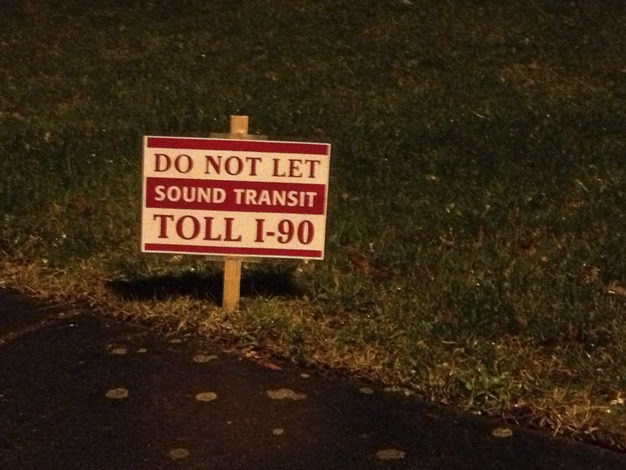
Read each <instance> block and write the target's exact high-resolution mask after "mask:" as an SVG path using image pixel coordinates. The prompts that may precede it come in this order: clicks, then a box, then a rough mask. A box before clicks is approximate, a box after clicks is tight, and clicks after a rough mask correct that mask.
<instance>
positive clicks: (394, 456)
mask: <svg viewBox="0 0 626 470" xmlns="http://www.w3.org/2000/svg"><path fill="white" fill-rule="evenodd" d="M405 455H406V453H405V452H404V451H403V450H399V449H393V448H390V449H382V450H379V451H378V452H376V458H378V459H380V460H399V459H403V458H404V456H405Z"/></svg>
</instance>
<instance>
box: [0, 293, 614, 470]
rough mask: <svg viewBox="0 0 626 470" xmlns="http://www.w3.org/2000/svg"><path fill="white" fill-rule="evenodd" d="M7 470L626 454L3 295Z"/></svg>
mask: <svg viewBox="0 0 626 470" xmlns="http://www.w3.org/2000/svg"><path fill="white" fill-rule="evenodd" d="M0 468H2V469H74V468H76V469H100V468H102V469H161V468H164V469H169V468H185V469H187V468H193V469H196V468H197V469H229V470H230V469H255V470H256V469H352V468H354V469H357V468H358V469H369V468H410V469H454V470H463V469H507V470H508V469H524V470H529V469H567V470H575V469H580V470H591V469H626V455H623V454H620V453H616V452H611V451H608V450H605V449H601V448H598V447H594V446H589V445H583V444H579V443H573V442H570V441H566V440H559V439H554V438H552V437H550V436H547V435H545V434H542V433H538V432H532V431H528V430H524V429H521V428H518V427H515V426H508V425H506V424H505V423H502V422H497V421H492V420H487V419H483V418H480V417H475V416H464V415H458V414H455V413H453V412H451V411H450V410H447V409H443V408H440V407H436V406H432V405H429V404H424V403H417V402H415V401H411V400H407V399H405V398H403V397H401V396H398V395H396V394H391V393H388V392H384V391H383V390H381V389H378V388H376V387H374V386H372V385H369V384H364V383H359V382H358V381H349V380H346V379H341V378H331V377H325V376H323V375H322V374H321V373H318V372H315V371H312V370H305V369H299V368H296V367H294V366H290V365H283V364H280V365H279V364H274V363H268V362H263V361H252V360H248V359H242V358H240V357H237V356H234V355H229V354H226V353H222V352H220V351H218V350H216V349H215V348H214V347H213V346H211V345H210V344H206V343H204V342H200V341H195V340H190V339H185V338H179V339H174V340H171V339H170V340H168V339H165V338H163V337H160V336H158V335H156V334H154V333H152V332H150V331H149V330H147V329H145V328H143V327H140V326H137V325H133V324H129V323H123V322H118V321H115V320H112V319H110V318H105V317H103V316H98V315H95V314H93V313H91V312H82V311H81V312H78V311H67V310H66V309H64V308H46V307H42V306H41V305H38V304H37V303H35V302H34V301H32V300H30V299H26V298H23V297H21V296H17V295H14V294H10V293H6V292H2V291H0Z"/></svg>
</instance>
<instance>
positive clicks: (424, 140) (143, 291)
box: [0, 0, 626, 449]
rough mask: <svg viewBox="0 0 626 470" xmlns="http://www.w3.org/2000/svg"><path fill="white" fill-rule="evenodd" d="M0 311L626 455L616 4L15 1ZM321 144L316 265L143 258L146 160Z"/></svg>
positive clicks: (620, 9) (1, 7)
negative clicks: (111, 319) (121, 322)
mask: <svg viewBox="0 0 626 470" xmlns="http://www.w3.org/2000/svg"><path fill="white" fill-rule="evenodd" d="M0 17H1V18H2V21H0V90H2V91H1V92H0V151H1V152H2V158H0V287H2V286H4V287H8V288H17V289H19V290H22V291H24V292H28V293H32V294H35V295H39V296H42V297H49V298H54V299H58V300H63V301H69V302H79V303H82V304H85V303H88V304H89V305H92V306H94V307H96V308H99V309H101V310H102V311H106V312H109V313H112V314H116V315H119V316H124V317H130V318H134V319H140V320H142V321H146V322H149V323H150V324H151V325H153V327H154V328H157V329H160V330H162V331H163V332H164V333H170V332H173V331H178V332H180V331H184V332H189V333H191V334H195V335H198V336H205V337H207V338H209V339H211V340H218V341H221V342H222V343H223V344H224V345H227V346H229V347H230V346H232V347H234V348H237V349H239V350H241V351H244V352H245V351H248V352H250V351H253V352H254V353H255V354H261V355H263V354H266V355H275V356H281V357H285V358H288V359H291V360H293V361H297V362H299V363H304V364H311V365H315V366H320V367H325V368H331V369H333V370H336V371H343V372H347V373H349V374H351V375H354V376H360V377H366V378H369V379H372V380H375V381H377V382H380V383H383V384H385V385H386V386H388V387H389V388H390V389H392V390H400V391H403V392H405V393H407V394H414V395H415V396H419V397H423V398H426V399H429V400H433V401H436V402H440V403H446V404H449V405H450V406H453V407H455V408H458V409H463V410H468V411H472V412H477V413H483V414H486V415H493V416H503V417H506V418H508V419H510V420H512V421H516V422H519V423H522V424H525V425H529V426H537V427H541V428H545V429H549V430H552V431H553V432H555V433H558V434H564V435H569V436H574V437H576V438H579V439H583V440H588V441H593V442H597V443H600V444H602V445H607V446H611V447H614V448H618V449H626V405H625V403H624V400H626V351H625V349H626V250H625V245H626V243H625V242H626V239H625V236H624V232H625V231H626V215H625V214H626V151H625V148H624V147H625V145H624V144H625V141H626V134H625V130H626V7H625V6H624V4H623V2H622V1H621V0H615V1H611V0H606V1H599V2H589V1H582V0H574V1H570V0H567V1H565V0H550V1H548V0H521V1H519V2H487V1H481V2H473V3H472V6H468V4H467V2H461V1H456V0H450V1H440V0H424V1H418V0H411V1H400V0H376V1H374V0H363V1H360V2H354V1H348V0H333V1H330V0H320V1H313V0H290V1H281V0H279V1H258V0H257V1H250V0H242V1H240V2H237V3H236V5H235V4H233V3H232V2H230V1H225V0H216V1H211V2H206V1H201V0H176V1H172V0H167V1H166V0H152V1H148V0H135V1H133V0H128V1H119V2H113V1H103V0H97V1H96V0H80V1H78V0H64V1H43V0H24V1H23V2H12V1H8V0H1V1H0ZM232 114H245V115H249V116H250V126H251V133H259V134H267V135H269V137H270V138H271V139H274V140H304V141H317V142H330V143H331V144H332V146H333V151H332V160H331V161H332V164H331V182H330V194H329V218H328V230H327V243H326V259H325V260H324V261H322V262H317V261H316V262H309V263H305V262H300V261H287V260H284V261H276V260H274V261H264V262H261V263H255V264H246V265H245V267H244V273H243V274H244V279H243V285H242V289H243V294H244V296H243V299H242V303H241V308H240V310H238V311H237V312H235V313H231V314H227V313H224V312H223V311H222V310H221V308H220V307H219V296H220V285H219V284H220V277H219V271H220V265H219V264H217V263H212V262H207V260H205V259H203V258H202V257H191V256H189V257H188V256H168V255H142V254H141V253H140V252H139V233H140V212H141V145H142V136H143V135H146V134H148V135H184V136H208V134H209V133H210V132H226V131H227V130H228V117H229V115H232Z"/></svg>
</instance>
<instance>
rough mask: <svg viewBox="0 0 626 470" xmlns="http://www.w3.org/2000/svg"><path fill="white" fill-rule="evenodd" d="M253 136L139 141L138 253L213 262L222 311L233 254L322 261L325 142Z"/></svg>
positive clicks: (232, 295) (236, 284) (237, 274)
mask: <svg viewBox="0 0 626 470" xmlns="http://www.w3.org/2000/svg"><path fill="white" fill-rule="evenodd" d="M254 137H257V136H249V135H248V116H231V121H230V133H229V134H226V135H224V134H212V135H211V138H198V137H160V136H146V137H144V151H143V207H142V230H141V234H142V237H141V250H142V251H143V252H148V253H180V254H198V255H214V256H219V257H220V258H223V260H224V291H223V307H224V309H225V310H226V311H229V312H230V311H234V310H235V309H236V308H237V305H238V303H239V297H240V280H241V262H242V259H243V258H250V257H254V258H262V257H274V258H304V259H323V258H324V245H325V237H326V206H327V200H328V177H329V171H330V144H322V143H309V142H282V141H269V140H256V139H254ZM257 139H258V137H257Z"/></svg>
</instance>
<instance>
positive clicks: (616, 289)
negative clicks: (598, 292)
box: [606, 281, 626, 297]
mask: <svg viewBox="0 0 626 470" xmlns="http://www.w3.org/2000/svg"><path fill="white" fill-rule="evenodd" d="M606 291H607V292H608V293H609V294H613V295H620V296H622V297H626V287H622V286H619V285H618V284H617V281H611V282H610V283H609V285H608V286H606Z"/></svg>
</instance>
